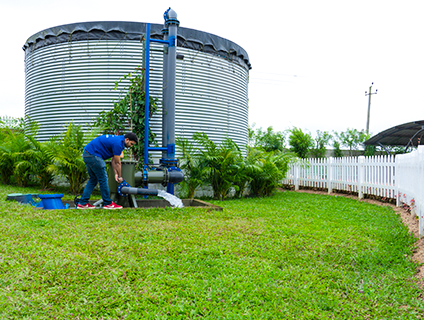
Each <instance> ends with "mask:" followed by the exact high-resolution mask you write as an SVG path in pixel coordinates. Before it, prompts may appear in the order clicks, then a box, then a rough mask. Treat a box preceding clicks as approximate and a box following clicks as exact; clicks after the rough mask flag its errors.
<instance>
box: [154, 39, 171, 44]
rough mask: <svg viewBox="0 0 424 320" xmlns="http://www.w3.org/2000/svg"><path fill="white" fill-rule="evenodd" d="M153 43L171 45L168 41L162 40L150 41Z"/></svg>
mask: <svg viewBox="0 0 424 320" xmlns="http://www.w3.org/2000/svg"><path fill="white" fill-rule="evenodd" d="M150 41H151V42H157V43H163V44H169V41H168V40H160V39H150Z"/></svg>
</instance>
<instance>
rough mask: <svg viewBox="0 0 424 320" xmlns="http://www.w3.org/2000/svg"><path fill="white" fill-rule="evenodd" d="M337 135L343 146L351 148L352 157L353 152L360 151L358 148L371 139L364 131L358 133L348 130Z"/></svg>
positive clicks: (354, 130)
mask: <svg viewBox="0 0 424 320" xmlns="http://www.w3.org/2000/svg"><path fill="white" fill-rule="evenodd" d="M335 135H336V136H337V138H338V139H339V142H340V144H341V145H342V146H344V147H347V148H349V153H350V156H352V155H353V150H358V148H359V147H360V146H361V145H362V144H363V143H364V142H365V140H367V139H368V137H369V135H368V134H367V133H365V132H364V131H358V130H356V129H349V128H347V130H346V131H345V132H340V133H337V132H335Z"/></svg>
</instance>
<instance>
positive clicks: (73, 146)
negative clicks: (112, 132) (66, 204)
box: [47, 123, 87, 194]
mask: <svg viewBox="0 0 424 320" xmlns="http://www.w3.org/2000/svg"><path fill="white" fill-rule="evenodd" d="M84 145H85V141H84V133H83V131H82V129H81V127H80V126H78V125H75V124H73V123H70V124H69V125H68V128H67V130H66V132H65V133H64V134H63V136H62V137H61V139H58V141H57V143H52V144H51V146H52V150H51V155H52V158H53V163H52V164H50V165H49V166H48V168H47V169H48V170H49V171H50V172H54V173H56V174H58V175H61V176H64V177H65V178H66V179H67V180H68V182H69V184H70V192H71V193H73V194H78V193H79V192H80V191H81V188H82V184H83V182H84V181H85V180H86V178H87V170H86V166H85V163H84V161H83V160H82V156H81V155H82V152H83V151H84Z"/></svg>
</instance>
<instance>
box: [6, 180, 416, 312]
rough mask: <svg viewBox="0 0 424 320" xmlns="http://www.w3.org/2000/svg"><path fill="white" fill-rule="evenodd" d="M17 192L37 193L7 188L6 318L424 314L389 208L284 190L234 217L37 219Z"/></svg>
mask: <svg viewBox="0 0 424 320" xmlns="http://www.w3.org/2000/svg"><path fill="white" fill-rule="evenodd" d="M12 192H24V193H33V192H38V191H37V190H35V189H31V188H28V189H26V190H24V189H20V188H11V187H5V186H0V205H1V207H0V319H421V318H423V315H424V304H423V302H422V301H421V299H420V298H419V295H420V293H421V292H420V290H419V288H418V285H417V283H416V281H415V278H414V274H415V271H416V268H417V265H416V263H414V262H412V261H411V255H412V250H413V246H414V241H415V239H414V238H413V236H412V235H411V234H409V233H408V231H407V228H406V227H405V226H403V225H402V223H401V220H400V217H398V216H397V215H395V214H394V212H393V210H392V209H391V208H389V207H380V206H375V205H370V204H366V203H363V202H358V201H355V200H351V199H346V198H344V197H334V196H323V195H312V194H304V193H295V192H281V193H278V194H276V195H275V196H273V197H270V198H263V199H253V198H251V199H243V200H231V201H224V202H217V201H211V202H213V203H214V204H217V205H219V206H221V207H223V208H224V210H223V211H222V212H220V211H205V210H201V209H193V208H184V209H171V208H168V209H148V210H146V209H144V210H143V209H136V210H134V209H133V210H131V209H124V210H120V211H107V210H93V211H87V210H35V209H33V208H32V207H30V206H27V205H20V204H17V203H15V202H10V201H6V195H7V194H8V193H12ZM52 193H56V192H52ZM69 198H72V197H70V196H69Z"/></svg>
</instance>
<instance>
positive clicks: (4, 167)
mask: <svg viewBox="0 0 424 320" xmlns="http://www.w3.org/2000/svg"><path fill="white" fill-rule="evenodd" d="M2 131H3V134H4V136H3V143H2V145H1V146H0V173H1V180H2V183H4V184H9V183H10V178H11V177H12V176H14V177H15V179H16V182H17V183H18V185H19V186H26V184H27V182H28V177H29V175H30V174H31V169H32V168H31V155H32V153H31V145H30V143H29V141H28V140H27V139H26V137H25V135H24V134H23V133H22V132H20V131H12V130H11V129H9V128H3V129H2Z"/></svg>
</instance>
